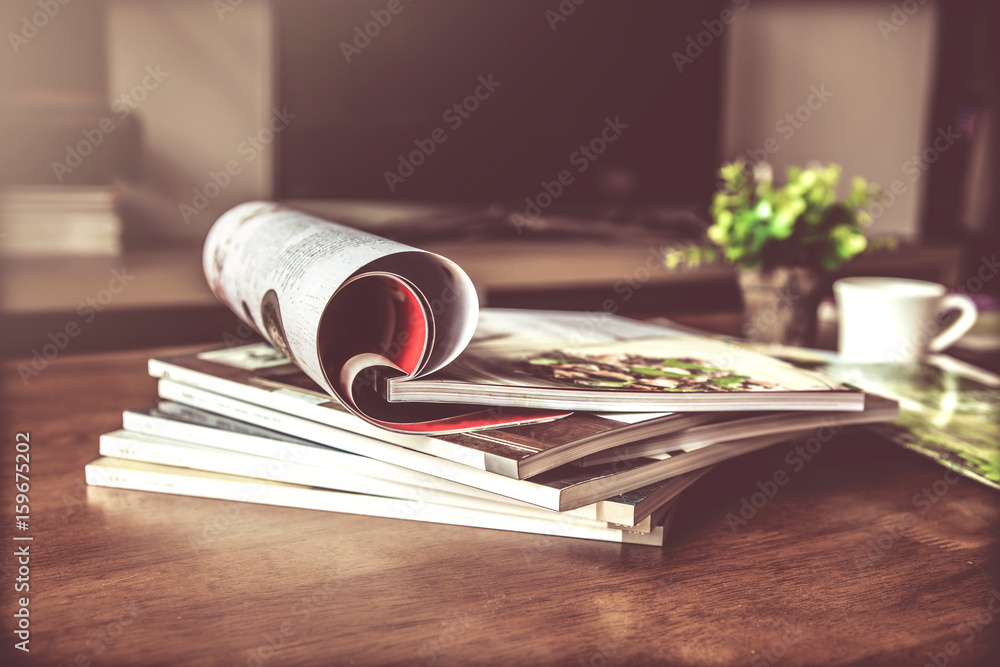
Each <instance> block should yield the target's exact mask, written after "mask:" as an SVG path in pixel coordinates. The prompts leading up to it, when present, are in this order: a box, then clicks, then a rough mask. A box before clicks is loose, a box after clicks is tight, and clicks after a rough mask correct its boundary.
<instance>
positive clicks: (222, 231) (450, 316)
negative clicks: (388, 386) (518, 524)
mask: <svg viewBox="0 0 1000 667" xmlns="http://www.w3.org/2000/svg"><path fill="white" fill-rule="evenodd" d="M202 261H203V267H204V270H205V276H206V278H207V279H208V284H209V286H210V288H211V289H212V292H213V293H214V294H215V295H216V296H217V297H218V298H219V299H220V300H221V301H222V302H223V303H225V304H226V305H227V306H229V308H230V309H231V310H232V311H233V312H234V313H236V315H237V316H238V317H240V318H241V319H242V320H243V321H244V322H246V323H247V324H248V325H250V326H251V327H253V328H254V329H255V330H256V331H257V332H258V333H260V335H261V336H263V337H264V338H265V339H266V340H267V341H268V342H269V343H271V345H273V346H274V347H275V348H276V349H277V350H278V351H280V352H281V353H282V354H283V355H284V356H286V357H287V358H288V359H290V360H291V361H293V362H294V363H295V364H296V365H297V366H299V368H301V369H302V371H303V372H305V373H306V375H308V376H309V377H310V378H312V380H313V381H315V382H316V383H317V384H319V385H320V386H321V387H323V389H325V390H326V391H327V392H329V393H330V394H331V395H332V396H335V397H336V398H338V399H339V400H340V402H341V403H342V404H343V405H344V406H345V407H347V408H348V409H349V410H351V411H353V412H355V413H356V414H358V415H360V416H362V417H364V418H365V419H368V420H369V421H372V422H374V423H376V424H378V425H379V426H383V427H385V428H390V429H394V430H402V431H418V432H447V431H450V430H454V429H457V428H464V429H467V428H469V425H470V424H480V427H487V426H497V425H504V424H513V423H525V422H528V421H535V420H538V419H540V418H547V419H551V418H553V416H552V415H551V413H548V414H546V415H542V414H541V413H540V412H537V411H531V410H515V411H505V410H490V411H486V410H483V409H482V408H479V407H469V406H462V405H442V404H432V405H426V404H416V405H410V406H402V407H400V406H392V405H389V404H388V403H386V402H385V401H384V399H382V397H381V394H380V393H379V390H378V385H379V384H380V383H381V382H383V381H384V378H385V377H392V376H407V377H412V376H419V375H422V374H425V373H430V372H433V371H435V370H438V369H440V368H442V367H444V366H445V365H446V364H448V363H449V362H450V361H452V360H454V359H455V358H456V357H457V356H458V355H459V353H460V352H461V351H462V350H463V349H464V348H465V346H466V345H467V344H468V343H469V341H470V340H471V338H472V335H473V332H474V331H475V328H476V322H477V320H478V314H479V305H478V303H479V302H478V297H477V295H476V291H475V287H474V286H473V284H472V281H471V280H470V279H469V277H468V276H467V275H466V273H465V272H464V271H463V270H462V269H461V268H460V267H459V266H458V265H457V264H455V263H454V262H452V261H451V260H449V259H446V258H444V257H441V256H440V255H436V254H434V253H430V252H426V251H423V250H418V249H416V248H411V247H410V246H406V245H403V244H400V243H396V242H394V241H390V240H388V239H383V238H380V237H378V236H374V235H372V234H368V233H366V232H362V231H359V230H357V229H353V228H350V227H346V226H343V225H338V224H336V223H332V222H328V221H325V220H321V219H319V218H315V217H313V216H310V215H307V214H305V213H302V212H300V211H296V210H293V209H289V208H286V207H284V206H281V205H280V204H276V203H273V202H250V203H246V204H241V205H240V206H237V207H235V208H233V209H231V210H230V211H228V212H226V213H225V214H223V215H222V217H220V218H219V220H218V221H216V223H215V225H214V226H213V227H212V229H211V230H210V232H209V234H208V237H207V239H206V241H205V248H204V254H203V257H202ZM470 413H479V414H478V416H476V415H472V414H470ZM459 425H460V426H459Z"/></svg>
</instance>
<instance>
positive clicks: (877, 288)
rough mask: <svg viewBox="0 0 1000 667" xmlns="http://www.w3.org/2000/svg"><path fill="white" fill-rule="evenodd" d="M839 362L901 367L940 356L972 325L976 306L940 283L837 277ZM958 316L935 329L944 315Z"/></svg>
mask: <svg viewBox="0 0 1000 667" xmlns="http://www.w3.org/2000/svg"><path fill="white" fill-rule="evenodd" d="M833 292H834V295H835V296H836V298H837V310H838V313H839V316H840V327H839V331H840V345H839V349H840V356H841V358H842V359H844V360H845V361H855V362H873V363H876V362H882V363H907V362H912V361H915V360H917V359H919V358H920V357H922V356H923V355H925V354H926V353H927V352H940V351H941V350H943V349H945V348H946V347H948V346H949V345H951V344H952V343H954V342H955V341H956V340H958V339H959V338H961V337H962V335H963V334H965V332H967V331H968V330H969V329H971V328H972V325H973V324H975V322H976V315H977V310H976V304H975V303H974V302H973V301H972V299H970V298H969V297H967V296H965V295H962V294H946V293H945V292H946V289H945V287H944V285H939V284H937V283H931V282H926V281H923V280H907V279H904V278H843V279H841V280H838V281H837V282H835V283H834V284H833ZM952 310H959V311H961V314H960V315H959V317H958V319H957V320H955V321H954V322H952V324H951V325H950V326H948V327H947V328H945V329H944V330H941V322H942V321H943V319H944V316H945V315H946V314H947V313H949V312H951V311H952Z"/></svg>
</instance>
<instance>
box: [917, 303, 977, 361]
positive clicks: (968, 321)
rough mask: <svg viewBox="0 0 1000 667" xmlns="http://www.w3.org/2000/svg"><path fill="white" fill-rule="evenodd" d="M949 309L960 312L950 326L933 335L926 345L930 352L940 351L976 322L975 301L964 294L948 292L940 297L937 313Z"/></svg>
mask: <svg viewBox="0 0 1000 667" xmlns="http://www.w3.org/2000/svg"><path fill="white" fill-rule="evenodd" d="M949 310H960V311H962V314H961V315H959V316H958V319H957V320H955V321H954V322H952V323H951V326H950V327H948V328H947V329H945V330H944V331H942V332H941V333H939V334H938V335H937V336H935V337H934V340H932V341H931V343H930V345H929V346H928V349H930V351H931V352H940V351H941V350H944V349H945V348H947V347H949V346H950V345H951V344H952V343H954V342H955V341H956V340H958V339H959V338H961V337H962V336H964V335H965V333H966V332H967V331H968V330H969V329H971V328H972V325H973V324H975V323H976V317H977V316H978V313H979V311H978V309H977V308H976V303H975V302H974V301H973V300H972V299H970V298H969V297H967V296H965V295H964V294H948V295H947V296H945V297H944V298H943V299H941V305H940V306H938V314H940V313H943V312H946V311H949Z"/></svg>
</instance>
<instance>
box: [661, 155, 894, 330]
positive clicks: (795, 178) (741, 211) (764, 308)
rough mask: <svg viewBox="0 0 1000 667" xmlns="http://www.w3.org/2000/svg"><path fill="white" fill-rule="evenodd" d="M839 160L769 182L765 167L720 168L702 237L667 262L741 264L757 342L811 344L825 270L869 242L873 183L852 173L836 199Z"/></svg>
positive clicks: (768, 169)
mask: <svg viewBox="0 0 1000 667" xmlns="http://www.w3.org/2000/svg"><path fill="white" fill-rule="evenodd" d="M840 173H841V169H840V166H839V165H836V164H830V165H825V166H824V165H810V166H809V167H807V168H805V169H802V168H799V167H789V169H788V173H787V178H786V182H785V183H784V184H783V185H780V186H778V185H775V183H774V179H773V175H772V171H771V167H770V165H768V164H767V163H760V164H758V165H756V166H755V167H753V168H750V167H748V165H747V164H746V163H744V162H743V161H742V160H737V161H736V162H731V163H729V164H726V165H723V167H722V168H721V169H720V170H719V175H720V176H721V181H720V187H719V189H718V190H717V191H716V193H715V196H714V198H713V200H712V207H711V212H712V217H713V218H714V224H713V225H712V226H711V227H709V229H708V233H707V237H708V238H707V241H706V242H705V243H703V244H701V245H694V246H689V247H686V248H683V249H680V250H675V251H671V252H669V253H668V254H667V258H666V259H667V266H668V267H670V268H673V267H676V266H677V265H679V264H681V263H686V264H693V265H697V264H699V263H703V262H713V261H723V262H726V263H729V264H732V265H735V266H736V267H737V268H738V269H739V281H740V287H741V289H742V291H743V299H744V306H745V309H746V318H747V322H746V325H745V326H744V329H743V334H744V335H745V336H747V337H748V338H752V339H756V340H759V341H761V342H773V343H783V344H788V345H808V344H812V343H813V342H814V341H813V339H814V338H815V330H816V309H817V307H818V305H819V300H820V299H821V298H822V296H823V294H824V293H825V291H826V288H827V287H828V285H829V283H830V280H831V274H832V272H833V271H835V270H837V269H839V268H840V267H841V266H842V265H843V264H844V263H845V262H847V261H848V260H849V259H851V258H852V257H854V256H856V255H858V254H860V253H861V252H864V251H865V249H866V248H868V247H869V241H868V239H867V238H866V237H865V234H864V229H865V227H867V226H868V225H869V224H870V223H871V220H872V218H871V215H870V214H869V213H868V211H867V210H866V209H867V208H868V207H869V206H870V205H871V204H872V203H873V202H874V201H875V200H876V199H877V198H878V197H879V193H880V190H879V188H878V186H876V185H873V184H869V183H868V182H867V181H866V180H865V179H863V178H855V179H854V180H853V182H852V184H851V189H850V193H849V194H848V195H847V196H846V197H844V198H839V197H838V196H837V184H838V183H839V181H840Z"/></svg>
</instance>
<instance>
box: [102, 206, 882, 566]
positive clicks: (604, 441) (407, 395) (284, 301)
mask: <svg viewBox="0 0 1000 667" xmlns="http://www.w3.org/2000/svg"><path fill="white" fill-rule="evenodd" d="M204 268H205V273H206V277H207V279H208V282H209V285H210V286H211V288H212V290H213V291H214V292H215V294H216V295H217V296H218V298H219V299H220V300H221V301H223V302H224V303H225V304H227V305H228V306H229V307H230V308H231V309H232V310H233V312H235V313H236V314H237V315H238V316H239V317H240V318H241V319H242V320H243V321H244V322H245V323H246V324H247V325H249V326H250V327H252V328H253V329H254V331H256V332H257V333H259V334H260V336H261V337H262V338H263V339H264V340H265V341H266V342H246V341H245V340H243V341H239V340H237V339H236V338H235V337H232V336H229V337H227V338H229V340H227V341H223V342H222V343H220V344H219V345H217V346H215V347H213V348H210V349H204V350H201V351H197V352H192V353H189V354H182V355H178V356H170V357H159V358H155V359H151V360H150V362H149V371H150V373H151V375H153V376H154V377H157V378H159V396H160V398H161V399H162V402H161V403H159V404H158V405H156V406H153V407H144V408H141V409H134V410H127V411H126V412H125V413H124V418H123V429H122V430H119V431H115V432H113V433H109V434H106V435H104V436H102V437H101V445H100V447H101V449H100V452H101V455H102V457H101V458H99V459H98V460H96V461H94V462H92V463H90V464H89V465H88V466H87V481H88V483H90V484H94V485H101V486H111V487H120V488H129V489H138V490H146V491H160V492H164V493H174V494H181V495H190V496H201V497H207V498H221V499H228V500H237V501H246V502H257V503H265V504H275V505H286V506H292V507H301V508H309V509H319V510H329V511H337V512H346V513H354V514H363V515H368V516H380V517H392V518H398V519H410V520H417V521H429V522H437V523H447V524H455V525H463V526H474V527H480V528H492V529H499V530H511V531H520V532H528V533H540V534H546V535H557V536H566V537H578V538H586V539H595V540H604V541H612V542H627V543H635V544H646V545H655V546H659V545H662V543H663V538H664V531H665V528H666V527H667V525H668V524H669V521H670V519H671V517H672V516H673V513H674V510H675V509H676V506H677V501H678V498H679V497H680V495H681V493H682V492H683V491H684V490H685V489H686V488H687V487H689V486H690V485H691V484H692V483H694V482H695V481H696V480H698V479H699V478H700V477H701V476H702V475H704V474H705V473H706V472H707V471H708V470H709V469H710V468H711V466H713V465H714V464H716V463H719V462H722V461H725V460H728V459H730V458H733V457H736V456H739V455H742V454H745V453H749V452H753V451H756V450H759V449H762V448H764V447H768V446H770V445H773V444H776V443H779V442H783V441H786V440H789V439H792V438H795V437H802V436H807V435H809V434H811V433H815V432H816V431H817V430H818V429H821V428H823V427H834V426H836V427H842V426H847V425H853V424H871V423H877V422H886V421H892V420H894V419H896V417H897V416H898V406H897V404H896V402H895V401H893V400H889V399H885V398H880V397H878V396H875V395H871V394H865V393H864V392H863V391H861V390H860V389H858V388H856V387H854V386H850V385H847V384H843V383H842V382H840V381H838V380H834V379H831V378H830V377H827V376H825V375H823V374H821V373H818V372H816V371H814V370H811V369H803V368H798V367H796V366H795V365H793V364H791V363H788V362H786V361H781V360H777V359H774V358H772V357H769V356H767V355H764V354H762V353H760V352H757V351H754V350H751V349H750V348H749V347H747V346H745V345H742V344H740V343H739V342H737V341H727V340H715V339H710V338H706V337H700V336H695V335H691V334H689V333H686V332H684V331H681V330H678V329H674V328H670V327H664V326H660V325H654V324H649V323H643V322H636V321H632V320H628V319H624V318H620V317H616V316H614V315H610V314H608V313H606V312H602V313H570V312H538V311H518V310H491V309H480V308H479V306H478V297H477V295H476V291H475V288H474V287H473V285H472V283H471V281H470V280H469V278H468V276H467V275H466V274H465V272H464V271H463V270H462V269H461V268H460V267H458V266H457V265H456V264H454V263H453V262H451V261H449V260H447V259H445V258H443V257H440V256H438V255H434V254H432V253H428V252H424V251H420V250H417V249H414V248H410V247H408V246H404V245H400V244H398V243H395V242H391V241H387V240H385V239H381V238H379V237H376V236H373V235H370V234H367V233H364V232H361V231H358V230H355V229H351V228H348V227H343V226H340V225H337V224H334V223H330V222H326V221H322V220H319V219H316V218H312V217H310V216H307V215H305V214H303V213H300V212H298V211H294V210H291V209H288V208H285V207H282V206H280V205H277V204H272V203H268V202H253V203H249V204H243V205H241V206H238V207H236V208H235V209H233V210H231V211H229V212H227V213H226V214H225V215H223V216H222V217H221V218H220V219H219V220H218V221H217V222H216V224H215V226H214V227H213V228H212V231H211V232H210V234H209V236H208V238H207V240H206V244H205V250H204Z"/></svg>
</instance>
